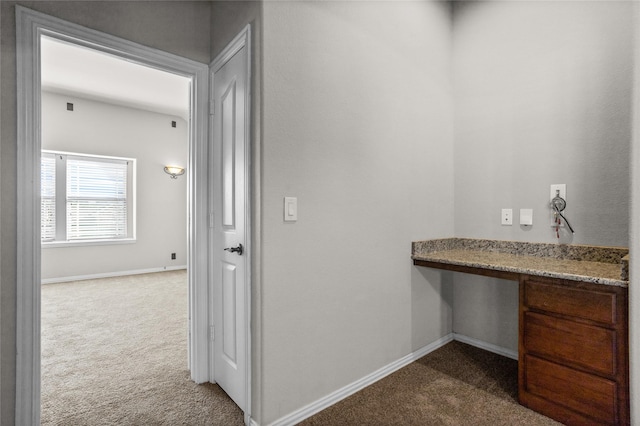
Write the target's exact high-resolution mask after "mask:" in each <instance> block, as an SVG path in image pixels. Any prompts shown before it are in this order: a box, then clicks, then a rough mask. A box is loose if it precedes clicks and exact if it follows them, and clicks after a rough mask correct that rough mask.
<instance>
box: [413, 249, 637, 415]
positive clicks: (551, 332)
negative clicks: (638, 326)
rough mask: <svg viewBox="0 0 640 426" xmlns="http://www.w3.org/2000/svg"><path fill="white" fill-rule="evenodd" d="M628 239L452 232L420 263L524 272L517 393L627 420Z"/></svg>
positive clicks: (531, 403)
mask: <svg viewBox="0 0 640 426" xmlns="http://www.w3.org/2000/svg"><path fill="white" fill-rule="evenodd" d="M628 253H629V252H628V249H626V248H621V247H601V246H583V245H559V244H537V243H524V242H514V241H496V240H477V239H466V238H447V239H439V240H428V241H418V242H414V243H412V253H411V258H412V259H413V263H414V265H417V266H425V267H430V268H438V269H444V270H449V271H456V272H464V273H470V274H478V275H484V276H490V277H496V278H502V279H507V280H514V281H518V283H519V286H520V287H519V288H520V303H519V339H518V340H519V341H518V371H519V377H518V398H519V401H520V403H521V404H522V405H525V406H527V407H529V408H531V409H533V410H535V411H538V412H540V413H542V414H545V415H546V416H548V417H551V418H553V419H556V420H558V421H560V422H563V423H565V424H576V425H583V424H629V423H630V418H629V358H628V353H629V349H628V292H627V288H628V285H629V255H628Z"/></svg>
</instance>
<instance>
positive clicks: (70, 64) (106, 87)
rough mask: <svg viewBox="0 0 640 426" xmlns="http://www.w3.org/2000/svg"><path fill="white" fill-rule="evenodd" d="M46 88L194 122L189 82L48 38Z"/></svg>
mask: <svg viewBox="0 0 640 426" xmlns="http://www.w3.org/2000/svg"><path fill="white" fill-rule="evenodd" d="M41 60H42V62H41V67H42V89H43V90H48V91H52V92H57V93H63V94H68V95H73V96H77V97H82V98H88V99H93V100H98V101H103V102H109V103H113V104H117V105H123V106H127V107H132V108H138V109H144V110H147V111H153V112H158V113H162V114H168V115H174V116H178V117H181V118H183V119H185V120H188V118H189V84H190V82H191V80H190V79H189V78H187V77H182V76H179V75H175V74H171V73H168V72H165V71H159V70H156V69H153V68H150V67H147V66H143V65H139V64H136V63H133V62H129V61H127V60H124V59H121V58H118V57H115V56H112V55H109V54H107V53H103V52H100V51H97V50H93V49H89V48H86V47H82V46H78V45H74V44H70V43H66V42H62V41H59V40H56V39H53V38H50V37H46V36H43V37H42V43H41Z"/></svg>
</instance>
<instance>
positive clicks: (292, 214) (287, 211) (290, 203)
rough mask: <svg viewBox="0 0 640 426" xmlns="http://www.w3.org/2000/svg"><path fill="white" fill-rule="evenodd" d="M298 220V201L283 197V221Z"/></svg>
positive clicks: (293, 198)
mask: <svg viewBox="0 0 640 426" xmlns="http://www.w3.org/2000/svg"><path fill="white" fill-rule="evenodd" d="M297 220H298V199H297V198H296V197H284V221H285V222H295V221H297Z"/></svg>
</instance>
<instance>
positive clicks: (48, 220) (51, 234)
mask: <svg viewBox="0 0 640 426" xmlns="http://www.w3.org/2000/svg"><path fill="white" fill-rule="evenodd" d="M40 192H41V197H42V198H41V200H42V201H41V204H40V217H41V238H42V241H53V240H54V239H55V237H56V159H55V157H54V155H53V154H43V155H42V160H41V164H40Z"/></svg>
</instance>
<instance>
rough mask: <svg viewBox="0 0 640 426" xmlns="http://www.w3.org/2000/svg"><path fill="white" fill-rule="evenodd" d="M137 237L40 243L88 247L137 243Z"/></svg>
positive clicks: (54, 246)
mask: <svg viewBox="0 0 640 426" xmlns="http://www.w3.org/2000/svg"><path fill="white" fill-rule="evenodd" d="M135 243H136V239H135V238H122V239H118V240H81V241H47V242H42V243H40V246H41V247H42V248H43V249H50V248H58V247H86V246H110V245H118V244H135Z"/></svg>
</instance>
